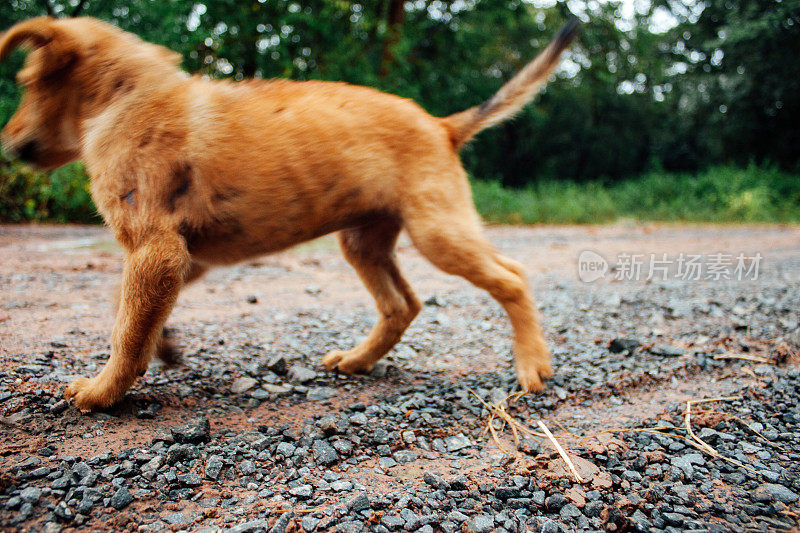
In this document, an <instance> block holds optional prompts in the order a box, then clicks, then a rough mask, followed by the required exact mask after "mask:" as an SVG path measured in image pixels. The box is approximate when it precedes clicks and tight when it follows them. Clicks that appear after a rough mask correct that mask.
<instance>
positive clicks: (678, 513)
mask: <svg viewBox="0 0 800 533" xmlns="http://www.w3.org/2000/svg"><path fill="white" fill-rule="evenodd" d="M487 234H488V236H489V238H490V239H491V240H492V241H493V242H494V243H495V244H496V245H497V246H498V248H500V249H501V250H502V251H503V252H504V253H505V254H506V255H508V256H510V257H513V258H515V259H517V260H519V261H521V262H523V263H524V264H525V265H526V267H527V268H528V271H529V274H530V279H531V282H532V283H533V286H534V290H535V293H536V296H537V300H538V303H539V305H540V308H541V310H542V313H543V316H544V320H543V322H544V326H545V329H546V331H547V337H548V341H549V343H550V345H551V347H552V349H553V353H554V363H555V367H556V376H555V377H554V379H553V380H552V381H551V382H550V383H549V388H548V390H547V391H546V392H545V393H544V394H542V395H538V396H534V395H530V396H525V397H522V398H519V399H516V400H511V399H509V400H508V401H507V402H504V401H503V400H504V399H505V398H506V397H507V396H508V395H509V394H511V393H513V392H514V391H515V390H516V389H515V385H516V384H515V380H514V375H513V370H512V368H511V357H510V346H511V342H510V328H509V325H508V323H507V321H506V319H505V317H504V315H503V314H502V311H501V309H500V307H499V306H498V305H497V304H496V303H495V302H494V301H492V300H491V299H490V298H489V297H488V296H487V295H485V294H484V293H483V292H481V291H479V290H477V289H475V288H473V287H471V286H469V285H468V284H467V283H466V282H464V281H463V280H461V279H458V278H453V277H450V276H447V275H445V274H442V273H441V272H438V271H437V270H435V269H434V268H433V267H432V266H430V265H429V264H428V263H427V262H426V261H425V260H424V259H423V258H421V256H420V255H419V254H418V253H417V252H416V251H415V250H414V249H413V247H411V246H410V245H409V243H408V242H407V240H401V246H400V249H399V257H400V263H401V265H402V267H403V269H404V271H405V272H406V273H407V276H408V278H409V281H410V282H411V284H412V286H413V287H414V288H415V289H416V290H417V293H418V294H419V296H420V297H421V298H422V299H423V300H426V306H425V308H424V310H423V312H422V313H421V314H420V316H419V317H418V318H417V320H416V321H415V322H414V324H413V325H412V327H411V328H410V329H409V331H408V332H407V333H406V335H405V337H404V339H403V342H402V343H401V344H399V345H398V347H397V348H396V349H394V350H393V351H392V352H391V353H390V354H389V356H387V357H386V358H385V362H386V364H382V365H380V366H379V367H378V368H377V369H376V371H375V372H374V373H373V375H370V376H356V377H347V376H339V375H336V374H331V373H328V372H326V371H325V370H324V369H323V368H322V366H321V365H320V357H321V356H322V355H323V354H324V353H326V352H327V351H329V350H330V349H335V348H339V349H342V348H349V347H351V346H352V345H353V344H354V343H356V342H357V341H358V340H359V339H360V338H361V337H363V336H364V335H365V334H366V333H367V331H368V330H369V328H370V326H371V324H372V323H373V322H374V319H375V311H374V306H373V303H372V301H371V299H370V297H369V296H368V294H367V292H366V290H365V289H364V288H363V287H362V286H361V285H360V282H359V281H358V279H357V277H356V275H355V273H354V272H353V271H352V270H351V269H350V268H349V266H348V265H347V264H346V263H345V262H344V260H343V259H342V258H341V256H340V255H339V253H338V250H337V247H336V242H335V239H333V238H330V237H328V238H324V239H321V240H319V241H315V242H313V243H310V244H307V245H304V246H302V247H300V248H297V249H295V250H292V251H290V252H287V253H284V254H279V255H275V256H270V257H265V258H263V259H260V260H258V261H254V262H251V263H247V264H242V265H239V266H237V267H233V268H228V269H220V270H217V271H213V272H211V273H210V274H209V275H208V276H206V277H205V278H204V279H202V280H200V281H199V282H197V283H196V284H194V285H192V286H190V287H188V288H187V289H185V291H184V292H183V293H182V295H181V297H180V300H179V303H178V305H177V307H176V309H175V311H174V312H173V314H172V317H171V319H170V321H169V324H168V325H169V327H170V331H171V335H172V337H173V338H174V340H175V342H176V344H177V345H178V346H179V347H180V348H181V351H182V353H183V354H184V356H183V365H182V366H179V367H175V368H163V367H161V366H159V365H158V364H156V363H154V364H153V365H152V366H151V369H150V370H149V372H148V373H147V374H146V375H145V376H144V377H143V378H142V379H141V380H140V381H139V382H138V383H137V384H136V385H135V386H134V388H133V389H132V390H131V392H130V393H129V394H128V396H127V397H126V399H125V400H124V401H123V402H122V403H121V404H120V405H119V406H116V407H115V408H113V409H111V410H109V411H108V412H106V413H96V414H92V415H81V414H79V413H78V412H77V411H76V410H75V409H74V408H72V407H71V406H68V405H66V404H65V402H63V401H62V400H61V397H62V394H63V389H64V387H65V386H66V384H67V383H68V382H69V381H71V380H72V379H74V378H75V377H76V376H81V375H91V374H94V373H95V372H97V371H98V370H99V368H101V366H102V364H103V362H104V361H105V360H106V358H107V357H108V350H109V345H108V336H109V332H110V330H111V326H112V319H111V309H110V297H109V295H110V292H111V289H112V287H113V286H114V284H115V283H116V281H117V278H118V277H119V274H120V271H121V255H120V252H119V250H118V249H117V247H116V246H115V244H114V243H113V240H112V239H111V238H110V235H109V234H108V233H107V231H106V230H104V229H103V228H98V227H83V226H58V227H50V226H0V415H1V416H2V419H0V438H2V444H0V528H2V529H11V530H13V529H36V530H41V529H42V528H45V527H46V528H49V529H51V530H57V529H59V528H72V527H80V526H88V527H91V528H93V529H107V528H112V527H113V528H118V529H129V530H137V529H139V530H143V531H146V530H160V529H163V528H171V529H174V530H179V529H187V530H194V529H199V528H212V529H217V528H222V529H226V528H233V527H237V526H238V527H239V529H238V531H257V530H264V529H266V530H274V531H297V530H305V531H310V530H317V531H326V530H332V529H339V530H343V531H362V530H371V531H387V530H388V531H395V530H410V531H415V530H420V531H461V530H465V531H493V530H496V531H526V530H532V531H559V530H567V531H570V530H575V529H591V530H597V529H606V530H616V531H621V530H625V529H640V530H653V529H655V530H680V529H697V530H712V531H713V530H719V531H727V530H731V529H733V530H774V529H781V528H783V529H789V528H792V527H797V525H798V524H797V516H798V515H797V512H798V506H797V503H798V502H797V499H798V493H799V492H800V476H799V474H800V468H799V467H798V464H800V432H799V431H798V430H800V408H798V404H800V401H799V400H800V390H799V389H798V386H800V385H798V380H797V377H798V369H797V366H796V354H797V350H798V342H799V340H800V339H799V338H798V335H799V334H798V309H800V228H796V227H768V226H758V227H741V226H731V227H716V226H708V227H706V226H689V227H686V226H662V225H646V226H641V225H635V224H619V225H614V226H602V227H533V228H518V227H494V228H489V229H487ZM587 251H590V252H587ZM592 252H593V253H592ZM594 278H597V279H594ZM715 397H733V398H735V399H730V400H724V401H718V402H713V403H701V404H695V405H694V407H693V408H692V409H693V415H692V416H690V417H689V427H690V428H692V433H689V432H687V430H686V417H685V411H686V401H687V400H699V399H703V398H715ZM493 404H494V405H499V406H500V407H493V406H492V405H493ZM540 419H541V420H542V421H543V424H544V425H545V426H546V427H548V428H549V429H550V430H551V431H552V433H553V434H554V435H555V438H556V440H557V441H558V442H560V443H561V444H562V446H563V447H564V448H565V449H566V453H567V455H568V457H570V458H571V460H572V462H573V463H574V465H575V468H576V472H572V471H571V470H570V469H569V468H568V467H567V466H566V463H565V462H564V460H563V458H562V457H561V456H560V455H559V453H558V452H557V451H555V450H554V449H553V446H552V443H551V441H550V440H549V439H548V438H547V437H542V436H541V429H540V426H539V425H538V423H537V421H538V420H540ZM511 420H513V421H514V425H513V428H512V425H511V424H510V423H509V421H511ZM184 424H186V425H187V426H188V427H182V426H183V425H184ZM490 424H491V428H490V427H489V425H490ZM654 428H660V429H654ZM621 429H623V430H624V431H619V430H621ZM633 430H635V431H633ZM645 430H646V431H645ZM515 436H516V439H515ZM696 437H697V438H699V439H700V440H701V441H702V442H704V443H705V444H700V443H699V442H698V441H697V440H695V438H696ZM715 454H721V455H723V456H724V458H718V457H717V458H715V457H714V455H715ZM576 473H577V475H579V476H581V479H582V482H578V481H577V479H576V475H575V474H576ZM670 528H672V529H670Z"/></svg>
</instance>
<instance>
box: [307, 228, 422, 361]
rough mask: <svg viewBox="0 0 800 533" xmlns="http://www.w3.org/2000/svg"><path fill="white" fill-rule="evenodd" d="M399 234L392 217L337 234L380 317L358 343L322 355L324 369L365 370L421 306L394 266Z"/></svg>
mask: <svg viewBox="0 0 800 533" xmlns="http://www.w3.org/2000/svg"><path fill="white" fill-rule="evenodd" d="M399 233H400V222H399V221H398V220H396V219H393V218H386V219H382V220H380V221H378V222H377V223H373V224H370V225H368V226H362V227H359V228H353V229H347V230H344V231H341V232H340V233H339V244H340V246H341V248H342V252H343V253H344V256H345V258H346V259H347V262H348V263H350V264H351V265H353V268H355V269H356V272H358V275H359V277H360V278H361V280H362V281H363V282H364V285H366V287H367V289H368V290H369V291H370V293H372V296H373V297H374V298H375V303H376V304H377V306H378V312H379V313H380V316H379V318H378V322H377V324H375V327H374V328H373V329H372V331H370V333H369V335H368V336H367V338H366V339H365V340H364V341H363V342H362V343H361V344H359V345H358V346H356V347H355V348H353V349H352V350H348V351H340V350H335V351H332V352H330V353H329V354H327V355H326V356H325V357H323V359H322V363H323V364H324V365H325V366H326V367H327V368H328V370H333V369H334V368H338V369H339V370H341V371H342V372H344V373H346V374H352V373H354V372H369V371H370V370H372V368H373V367H374V366H375V363H377V362H378V360H379V359H380V358H381V357H383V356H384V355H386V353H387V352H388V351H389V350H391V349H392V347H393V346H394V345H395V344H397V342H398V341H399V340H400V338H401V337H402V335H403V332H404V331H405V330H406V328H408V326H409V324H411V321H412V320H414V317H416V316H417V314H418V313H419V311H420V309H421V308H422V304H421V303H420V301H419V299H417V297H416V296H415V295H414V293H413V292H412V290H411V287H409V285H408V283H407V282H406V280H405V279H403V276H402V274H400V270H399V269H398V267H397V262H396V260H395V256H394V247H395V244H396V243H397V236H398V234H399Z"/></svg>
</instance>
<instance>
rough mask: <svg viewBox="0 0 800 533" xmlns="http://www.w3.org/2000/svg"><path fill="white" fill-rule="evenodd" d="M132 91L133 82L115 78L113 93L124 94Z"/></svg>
mask: <svg viewBox="0 0 800 533" xmlns="http://www.w3.org/2000/svg"><path fill="white" fill-rule="evenodd" d="M131 89H133V81H131V80H129V79H126V78H117V79H116V81H115V82H114V92H115V93H121V94H125V93H127V92H130V91H131Z"/></svg>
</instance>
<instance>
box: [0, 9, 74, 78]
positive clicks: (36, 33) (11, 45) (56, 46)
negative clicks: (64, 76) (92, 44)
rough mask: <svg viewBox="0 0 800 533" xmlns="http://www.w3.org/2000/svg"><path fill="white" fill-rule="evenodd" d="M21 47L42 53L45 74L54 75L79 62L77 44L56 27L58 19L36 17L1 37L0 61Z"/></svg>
mask: <svg viewBox="0 0 800 533" xmlns="http://www.w3.org/2000/svg"><path fill="white" fill-rule="evenodd" d="M20 46H24V47H26V48H30V49H32V50H38V49H42V50H43V52H45V53H44V54H43V57H44V59H45V65H44V67H45V70H46V73H48V74H49V73H54V72H57V71H60V70H62V69H64V68H65V67H67V66H69V65H71V64H72V63H73V62H74V61H75V59H76V58H77V55H78V51H77V44H76V43H75V42H74V40H73V39H72V38H71V37H70V36H69V35H67V33H66V32H65V31H64V30H63V29H61V28H59V27H58V26H56V24H55V19H52V18H50V17H37V18H33V19H30V20H26V21H24V22H20V23H19V24H16V25H14V26H12V27H11V29H9V30H8V31H6V32H5V33H3V34H0V61H4V60H5V59H6V58H8V56H9V55H10V54H11V52H13V51H14V50H15V49H17V48H18V47H20Z"/></svg>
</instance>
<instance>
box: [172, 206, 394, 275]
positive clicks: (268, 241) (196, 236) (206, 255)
mask: <svg viewBox="0 0 800 533" xmlns="http://www.w3.org/2000/svg"><path fill="white" fill-rule="evenodd" d="M387 215H388V213H386V212H383V211H367V212H361V213H349V214H344V215H339V216H335V217H331V218H326V219H322V220H316V221H310V220H302V221H293V222H294V223H291V222H289V221H275V220H271V221H269V222H267V223H262V224H258V223H252V222H251V223H248V224H243V223H242V222H240V221H237V220H230V221H225V222H217V223H214V224H211V225H207V226H203V227H201V228H197V229H184V228H182V229H181V234H182V235H183V236H184V238H185V239H186V246H187V248H188V250H189V253H190V254H191V255H192V258H194V259H195V260H197V261H199V262H201V263H205V264H209V265H230V264H234V263H238V262H240V261H244V260H246V259H250V258H253V257H257V256H260V255H265V254H269V253H274V252H279V251H281V250H285V249H287V248H290V247H292V246H294V245H297V244H300V243H303V242H306V241H310V240H312V239H316V238H317V237H321V236H322V235H326V234H328V233H332V232H334V231H339V230H342V229H346V228H351V227H356V226H360V225H363V224H369V223H371V222H372V221H374V220H376V219H379V218H382V217H385V216H387Z"/></svg>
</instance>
